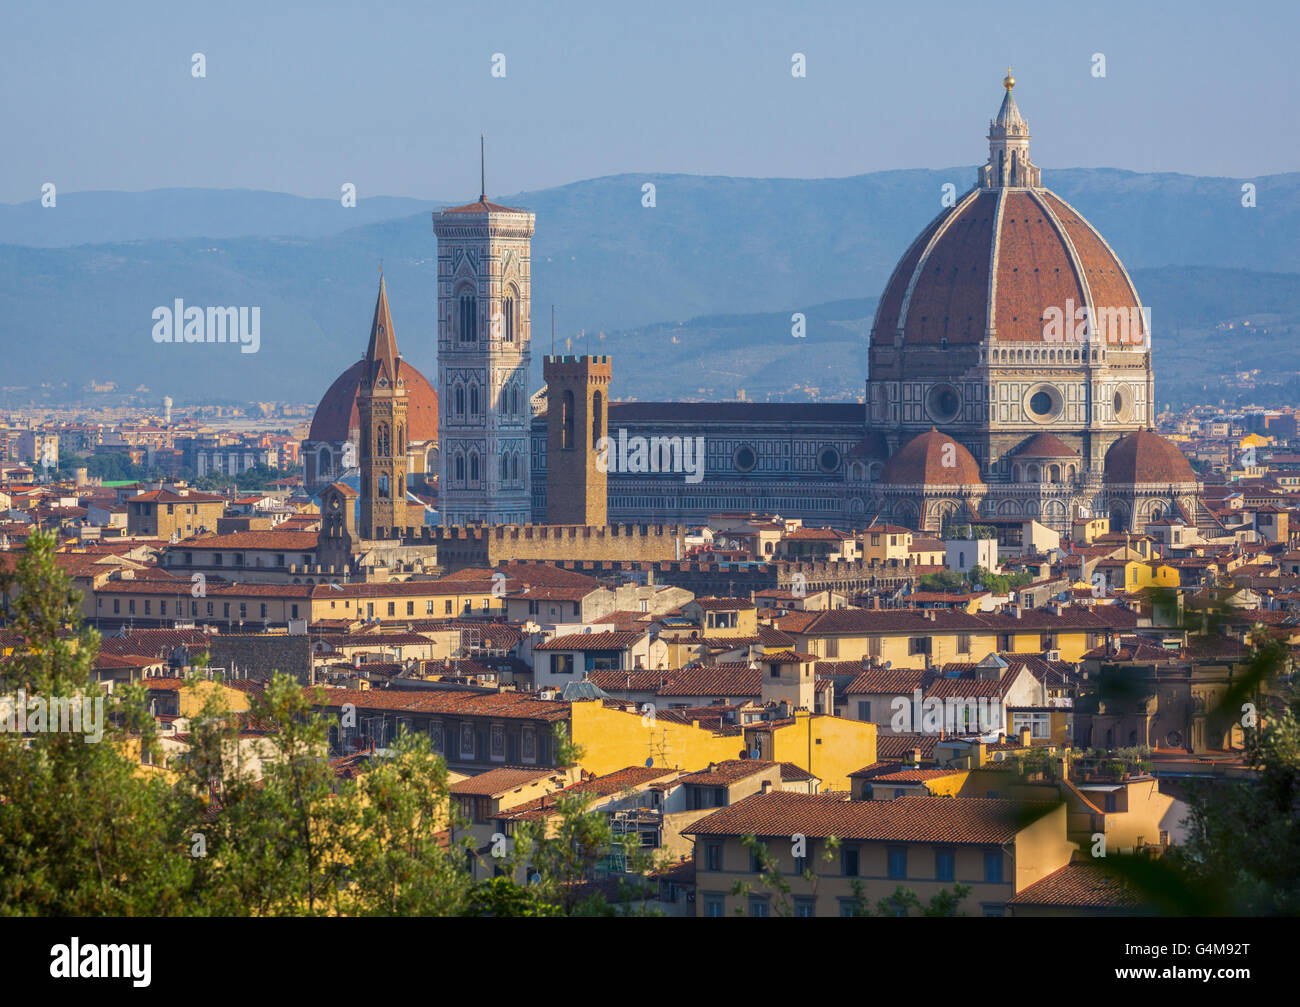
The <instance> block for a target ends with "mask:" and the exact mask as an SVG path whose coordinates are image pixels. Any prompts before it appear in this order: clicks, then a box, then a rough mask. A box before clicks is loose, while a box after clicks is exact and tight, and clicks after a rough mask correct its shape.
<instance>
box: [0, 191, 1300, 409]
mask: <svg viewBox="0 0 1300 1007" xmlns="http://www.w3.org/2000/svg"><path fill="white" fill-rule="evenodd" d="M974 172H975V169H974V168H973V167H964V168H954V169H948V170H944V171H928V170H908V171H891V172H881V173H875V174H870V175H860V176H856V177H852V178H843V179H814V180H798V179H744V178H722V177H697V176H687V175H620V176H612V177H607V178H599V179H593V180H590V181H584V182H576V183H574V184H572V185H567V186H562V187H559V188H555V189H547V190H543V191H539V192H526V193H520V194H517V195H507V196H494V197H492V198H496V199H499V200H501V201H503V202H506V203H509V204H512V205H521V206H526V207H528V208H530V209H532V210H534V211H536V213H537V233H536V235H535V237H534V240H533V340H534V358H535V370H536V371H537V372H538V373H537V374H536V376H535V382H534V386H535V387H536V386H538V385H540V358H541V355H542V353H544V352H548V351H549V348H550V306H551V304H555V306H556V318H557V348H558V349H560V350H564V349H565V348H566V346H571V348H572V350H573V351H574V352H608V353H611V354H613V355H614V357H615V359H614V371H615V389H614V391H615V394H616V395H619V396H621V397H636V398H641V399H652V398H700V397H709V398H733V397H734V396H735V395H736V394H737V391H738V390H739V389H744V391H745V393H746V395H747V396H748V397H749V398H754V399H763V398H768V397H771V398H795V397H798V398H802V397H805V396H807V395H809V394H817V395H819V396H820V397H822V398H845V397H850V396H852V397H856V396H858V395H861V393H862V384H863V381H864V379H865V375H866V355H865V350H866V340H867V336H868V332H869V329H870V324H871V316H872V313H873V311H874V307H875V298H876V296H877V295H878V294H879V292H880V290H881V288H882V287H883V286H884V284H885V281H886V280H887V278H888V275H889V272H890V270H891V269H892V268H893V265H894V263H895V261H896V260H897V259H898V257H899V256H900V255H901V254H902V253H903V251H904V249H905V248H906V246H907V244H908V242H910V241H911V239H912V238H913V237H914V236H915V234H916V233H917V232H918V231H919V230H920V229H921V228H922V227H923V226H924V225H925V223H926V222H927V221H928V220H929V219H930V218H931V217H933V216H934V214H935V213H937V212H938V211H939V209H940V203H939V200H940V192H941V186H942V185H943V184H944V183H946V182H952V183H953V184H954V185H955V186H956V187H957V189H958V191H959V192H960V191H963V190H965V189H966V188H967V187H968V186H969V182H970V180H971V179H972V178H973V177H974ZM1044 181H1045V182H1046V183H1047V184H1048V185H1049V186H1050V187H1051V188H1052V189H1054V190H1055V191H1056V192H1058V193H1059V194H1060V195H1061V196H1062V197H1063V198H1065V199H1066V200H1067V201H1069V202H1070V203H1072V204H1073V205H1074V206H1075V207H1076V208H1077V209H1079V210H1080V211H1081V212H1082V213H1083V214H1084V215H1085V216H1086V217H1087V218H1088V219H1089V220H1090V221H1092V223H1093V224H1094V225H1096V226H1097V227H1098V229H1099V230H1100V231H1101V232H1102V234H1103V235H1105V237H1106V238H1107V239H1108V241H1109V242H1110V244H1111V246H1112V247H1113V248H1114V249H1115V250H1116V252H1117V253H1118V254H1119V255H1120V256H1121V258H1122V259H1123V260H1124V262H1125V263H1126V264H1127V266H1128V267H1129V269H1130V271H1131V272H1132V273H1133V277H1134V281H1135V282H1136V283H1137V285H1138V288H1139V291H1140V293H1141V294H1142V297H1143V299H1144V301H1145V302H1146V303H1148V304H1150V305H1151V307H1152V312H1153V322H1154V329H1155V340H1154V346H1155V353H1156V366H1157V394H1158V396H1159V397H1160V398H1161V400H1162V401H1165V400H1166V399H1168V398H1169V397H1174V398H1179V399H1180V398H1181V397H1182V396H1183V395H1184V394H1192V393H1199V392H1200V391H1201V389H1200V388H1199V386H1200V385H1205V386H1206V389H1207V390H1208V389H1210V388H1215V387H1217V383H1218V379H1219V378H1220V376H1221V375H1223V374H1227V373H1236V372H1239V371H1242V372H1245V371H1249V370H1251V369H1252V368H1256V367H1259V368H1260V369H1261V370H1262V371H1263V372H1264V374H1263V375H1262V376H1263V378H1264V379H1265V380H1275V381H1278V382H1280V383H1283V384H1285V382H1286V381H1288V380H1292V379H1294V377H1295V373H1294V372H1296V371H1297V370H1300V351H1297V350H1295V349H1293V347H1294V346H1295V345H1296V344H1297V342H1300V341H1297V340H1296V339H1295V336H1296V334H1297V332H1300V328H1298V327H1297V321H1298V320H1300V272H1297V271H1298V270H1300V173H1290V174H1285V175H1276V176H1271V177H1268V178H1262V179H1255V180H1253V181H1254V184H1255V186H1256V201H1257V205H1256V206H1255V207H1253V208H1245V207H1243V206H1242V205H1241V184H1242V183H1241V182H1240V181H1239V180H1233V179H1215V178H1197V177H1191V176H1185V175H1173V174H1147V175H1144V174H1135V173H1132V172H1126V171H1119V170H1109V169H1107V170H1061V171H1045V172H1044ZM646 182H652V183H653V184H654V185H655V202H656V205H655V206H654V207H653V208H646V207H644V206H643V205H642V186H643V184H644V183H646ZM361 196H362V198H360V199H359V201H358V205H357V206H356V207H355V208H351V209H345V208H343V207H342V206H341V205H340V203H339V201H338V200H337V199H304V198H301V197H296V196H288V195H283V194H277V193H267V192H253V191H248V190H220V191H213V190H194V189H169V190H158V191H153V192H144V193H113V192H98V193H96V192H88V193H68V194H60V195H59V196H58V202H57V205H56V206H55V207H54V208H44V207H41V206H40V205H39V202H35V201H34V202H30V203H23V204H18V205H7V206H0V346H2V347H3V348H4V349H5V350H6V351H8V352H7V353H6V354H5V357H4V360H5V363H4V364H0V402H8V403H9V404H17V403H20V402H23V401H30V400H33V399H37V400H40V399H54V398H58V399H63V398H66V397H68V396H69V395H70V394H78V393H79V392H80V389H82V388H83V387H84V386H85V385H87V383H88V382H91V381H95V382H98V383H105V382H115V383H116V384H117V386H118V388H119V389H124V390H128V391H129V390H133V389H135V388H137V387H138V386H144V388H145V389H147V391H143V392H141V395H142V396H144V397H147V398H151V399H152V398H157V397H159V396H161V395H163V394H170V395H171V396H173V398H175V399H176V401H177V402H178V403H185V402H192V401H248V400H252V399H299V400H310V399H314V398H316V397H318V396H319V395H320V394H321V393H323V391H324V389H325V387H326V386H327V385H328V383H329V381H331V380H332V379H333V378H334V377H335V376H336V375H337V374H338V373H339V372H340V371H342V370H343V369H344V368H345V367H346V366H347V365H348V364H349V363H351V362H352V361H354V360H355V359H356V358H357V357H358V356H360V354H361V352H362V350H363V349H364V347H365V342H366V337H367V334H368V331H369V324H370V317H371V312H372V310H373V306H374V296H375V288H376V282H377V268H378V264H379V262H380V260H382V261H383V265H384V273H385V275H386V277H387V279H388V288H389V295H390V299H391V303H392V308H393V315H394V324H395V327H396V330H397V338H398V342H399V345H400V346H401V349H402V351H403V353H404V355H405V356H406V357H407V359H409V360H410V361H411V362H412V363H414V364H415V365H416V366H417V367H419V368H420V369H421V370H423V371H425V373H426V374H428V375H432V374H433V373H434V370H435V350H434V344H433V337H432V332H433V299H434V272H435V255H436V244H435V241H434V237H433V231H432V226H431V223H430V219H429V211H430V210H432V209H434V208H436V207H437V206H440V205H447V204H446V203H439V202H433V201H421V200H413V199H404V198H397V197H374V198H371V199H367V198H365V196H364V193H363V194H361ZM176 298H183V299H184V301H185V303H186V304H187V305H199V306H208V305H213V306H216V305H221V306H226V305H235V306H259V307H260V308H261V349H260V351H259V352H258V353H255V354H242V353H240V352H239V350H238V348H236V347H233V346H221V345H202V346H199V345H187V344H180V345H170V346H169V345H158V344H156V343H154V342H153V340H152V338H151V336H150V332H151V329H152V326H153V321H152V312H153V310H154V308H155V307H159V306H170V305H171V304H172V302H173V301H174V300H175V299H176ZM795 311H800V312H803V313H805V314H806V315H807V319H808V328H807V336H806V338H804V339H795V338H793V337H792V335H791V331H790V325H791V323H790V315H791V314H792V313H793V312H795ZM1248 318H1253V319H1254V320H1253V321H1252V325H1251V326H1249V327H1247V326H1244V325H1242V324H1241V323H1242V321H1243V320H1245V319H1248ZM1228 323H1232V324H1233V326H1234V327H1233V328H1232V329H1228V328H1226V325H1227V324H1228ZM1221 324H1222V325H1223V326H1224V327H1223V328H1220V325H1221ZM583 330H585V333H586V335H585V338H577V337H578V333H579V332H580V331H583ZM1264 330H1267V332H1265V331H1264ZM601 332H604V334H605V338H604V339H603V340H602V339H601V338H600V335H599V334H600V333H601ZM566 340H572V342H571V343H566ZM15 350H16V351H17V352H16V353H15V352H14V351H15ZM1261 365H1262V366H1261ZM1288 371H1289V372H1291V373H1290V374H1288V373H1287V372H1288ZM42 383H44V385H45V386H46V387H44V388H42V387H40V386H41V385H42ZM809 389H815V390H816V391H815V392H811V391H809Z"/></svg>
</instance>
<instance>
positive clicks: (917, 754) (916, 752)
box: [907, 748, 921, 766]
mask: <svg viewBox="0 0 1300 1007" xmlns="http://www.w3.org/2000/svg"><path fill="white" fill-rule="evenodd" d="M907 761H908V764H909V765H912V766H919V765H920V764H921V750H920V749H919V748H912V749H909V750H908V752H907Z"/></svg>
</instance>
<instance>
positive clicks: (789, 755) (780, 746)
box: [763, 711, 876, 791]
mask: <svg viewBox="0 0 1300 1007" xmlns="http://www.w3.org/2000/svg"><path fill="white" fill-rule="evenodd" d="M771 735H772V752H771V754H770V755H769V754H768V753H767V752H764V753H763V757H764V758H766V759H771V760H772V761H774V762H793V763H794V764H795V765H796V766H798V767H800V768H801V769H806V770H807V771H808V772H810V773H812V774H813V776H816V777H817V778H818V779H820V780H821V781H822V789H823V790H845V791H847V790H849V789H850V786H851V782H852V781H850V780H849V774H850V773H853V772H856V771H857V770H859V769H861V768H862V767H863V766H869V765H870V764H871V763H873V762H875V761H876V725H875V724H871V723H866V722H864V721H861V720H848V719H846V718H844V717H831V716H826V715H812V714H808V713H805V712H802V711H800V712H798V713H796V714H795V722H794V723H793V724H787V725H785V726H784V727H778V728H775V729H774V730H773V731H772V732H771ZM819 740H820V741H821V744H818V741H819ZM809 753H811V755H810V754H809Z"/></svg>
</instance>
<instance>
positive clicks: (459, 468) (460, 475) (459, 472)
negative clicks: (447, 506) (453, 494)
mask: <svg viewBox="0 0 1300 1007" xmlns="http://www.w3.org/2000/svg"><path fill="white" fill-rule="evenodd" d="M455 467H456V482H457V483H464V482H465V456H464V455H463V454H461V453H460V452H457V453H456V466H455Z"/></svg>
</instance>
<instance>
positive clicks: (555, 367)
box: [542, 357, 613, 525]
mask: <svg viewBox="0 0 1300 1007" xmlns="http://www.w3.org/2000/svg"><path fill="white" fill-rule="evenodd" d="M612 370H613V368H612V366H611V364H610V360H609V357H544V358H543V359H542V374H543V376H544V377H545V378H546V523H547V524H582V525H604V524H606V523H607V518H606V500H607V496H606V472H607V471H608V469H609V464H608V451H609V450H610V447H609V441H608V437H609V379H610V376H611V374H612ZM602 442H603V443H602ZM602 452H605V453H606V454H605V461H604V462H602V461H601V457H600V456H601V453H602Z"/></svg>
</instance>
